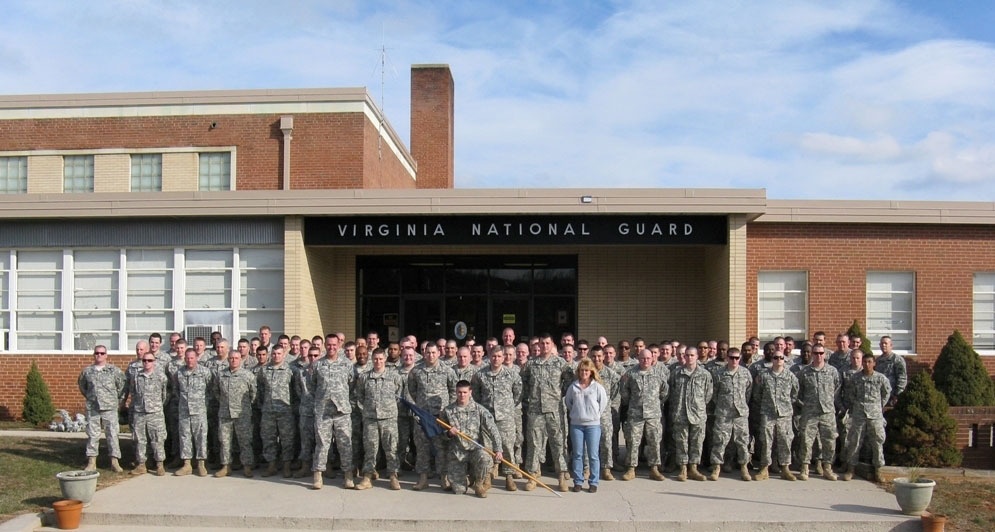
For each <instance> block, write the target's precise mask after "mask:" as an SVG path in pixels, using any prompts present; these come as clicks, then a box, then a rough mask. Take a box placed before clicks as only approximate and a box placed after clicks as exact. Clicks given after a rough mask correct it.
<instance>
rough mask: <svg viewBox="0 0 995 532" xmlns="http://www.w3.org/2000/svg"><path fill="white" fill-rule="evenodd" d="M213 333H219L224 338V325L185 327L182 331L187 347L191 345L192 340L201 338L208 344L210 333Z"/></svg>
mask: <svg viewBox="0 0 995 532" xmlns="http://www.w3.org/2000/svg"><path fill="white" fill-rule="evenodd" d="M214 331H220V332H221V335H222V336H224V334H225V327H224V325H187V327H186V329H185V330H184V331H183V338H184V339H185V340H186V341H187V344H188V345H193V340H194V338H203V339H205V340H207V343H208V344H210V343H211V333H212V332H214Z"/></svg>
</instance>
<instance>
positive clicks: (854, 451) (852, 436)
mask: <svg viewBox="0 0 995 532" xmlns="http://www.w3.org/2000/svg"><path fill="white" fill-rule="evenodd" d="M863 362H864V368H863V370H861V371H860V372H859V373H854V374H853V376H852V377H850V378H849V379H847V381H846V384H845V385H844V386H845V387H844V391H843V403H844V405H846V407H847V409H848V410H849V412H850V429H849V430H848V431H847V434H846V447H845V448H844V449H843V461H844V463H845V464H846V470H845V471H844V473H843V480H850V479H851V478H853V468H854V466H856V465H857V459H858V453H859V451H860V447H861V445H862V444H864V439H865V437H866V438H867V440H868V444H869V446H870V447H871V450H872V454H871V464H872V465H873V466H874V471H873V472H872V473H871V478H869V479H868V480H871V481H876V480H877V479H879V478H880V476H879V475H878V469H879V468H880V467H881V466H883V465H884V436H885V433H884V407H885V405H886V404H887V403H888V398H889V397H891V384H890V383H889V382H888V378H887V377H885V376H884V375H882V374H881V373H877V372H876V371H874V367H875V362H876V361H875V360H874V355H873V354H870V353H865V354H864V356H863ZM865 435H866V436H865Z"/></svg>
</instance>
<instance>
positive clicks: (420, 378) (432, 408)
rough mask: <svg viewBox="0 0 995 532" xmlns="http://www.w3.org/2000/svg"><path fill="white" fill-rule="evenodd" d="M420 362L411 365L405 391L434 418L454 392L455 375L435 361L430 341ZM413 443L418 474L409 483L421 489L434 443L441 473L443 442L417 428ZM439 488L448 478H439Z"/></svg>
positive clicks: (434, 347)
mask: <svg viewBox="0 0 995 532" xmlns="http://www.w3.org/2000/svg"><path fill="white" fill-rule="evenodd" d="M423 355H424V358H423V359H422V364H421V365H419V366H415V368H414V369H412V370H411V372H410V373H408V383H407V384H408V393H409V394H410V395H411V397H412V398H413V399H414V402H415V404H416V405H418V406H420V407H421V408H424V409H425V410H426V411H428V412H429V413H430V414H432V415H433V416H435V417H438V416H439V414H440V413H441V412H442V409H443V408H444V407H445V405H447V404H449V403H451V402H452V401H453V398H454V396H455V393H456V374H455V373H453V370H452V369H451V368H449V367H448V366H446V365H444V364H442V363H441V362H439V346H437V345H435V344H431V345H428V346H426V347H425V352H424V353H423ZM414 433H415V445H416V446H417V448H418V454H417V457H416V463H415V472H417V473H418V482H417V483H416V484H415V485H414V486H413V489H414V490H415V491H421V490H423V489H425V488H427V487H428V472H429V470H430V468H431V461H432V454H433V453H432V447H430V446H435V450H436V452H435V456H436V457H438V462H439V463H437V464H436V467H437V469H438V471H439V474H440V475H442V474H444V470H443V469H444V467H443V464H442V462H443V461H444V460H445V456H446V450H445V443H446V442H444V441H442V440H441V438H433V439H432V440H429V439H428V438H427V437H426V436H425V433H424V432H423V431H421V430H416V431H414ZM442 485H443V488H447V487H449V483H448V481H447V480H446V479H445V478H443V480H442Z"/></svg>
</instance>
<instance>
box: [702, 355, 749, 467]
mask: <svg viewBox="0 0 995 532" xmlns="http://www.w3.org/2000/svg"><path fill="white" fill-rule="evenodd" d="M752 391H753V379H752V378H751V375H750V370H748V369H746V368H744V367H737V368H736V371H734V372H733V371H729V368H727V367H726V368H722V369H720V370H719V371H717V372H716V373H715V410H714V412H715V414H714V415H715V424H714V425H713V426H712V448H711V455H710V456H711V460H712V465H716V464H723V463H724V462H725V458H724V456H725V450H726V446H727V445H729V442H730V441H731V442H732V446H733V451H734V452H735V456H736V459H737V463H739V464H746V463H747V462H749V461H750V425H749V418H750V406H749V401H750V394H751V393H752Z"/></svg>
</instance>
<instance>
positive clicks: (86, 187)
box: [62, 155, 93, 192]
mask: <svg viewBox="0 0 995 532" xmlns="http://www.w3.org/2000/svg"><path fill="white" fill-rule="evenodd" d="M63 163H64V166H63V187H62V190H63V192H93V156H92V155H67V156H65V157H63Z"/></svg>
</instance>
